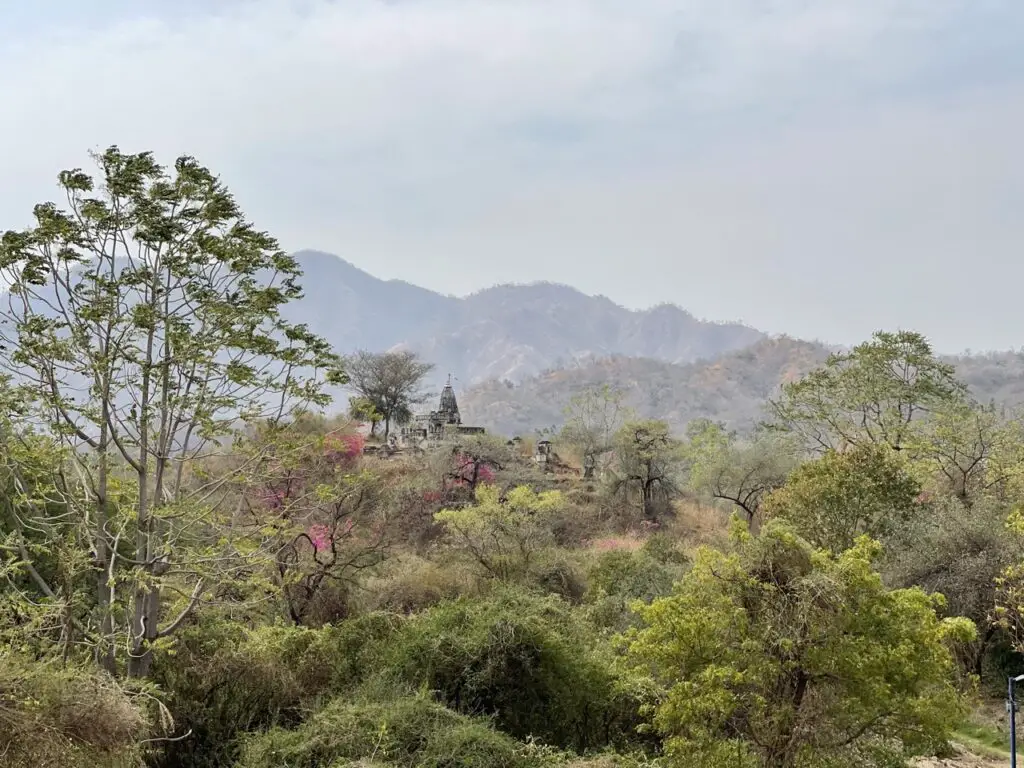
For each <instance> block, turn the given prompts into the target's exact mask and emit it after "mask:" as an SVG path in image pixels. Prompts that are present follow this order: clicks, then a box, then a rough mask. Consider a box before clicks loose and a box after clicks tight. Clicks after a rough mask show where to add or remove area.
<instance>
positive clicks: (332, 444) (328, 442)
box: [324, 433, 366, 464]
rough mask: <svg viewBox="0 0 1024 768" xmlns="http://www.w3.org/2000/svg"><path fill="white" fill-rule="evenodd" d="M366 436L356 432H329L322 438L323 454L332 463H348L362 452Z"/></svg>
mask: <svg viewBox="0 0 1024 768" xmlns="http://www.w3.org/2000/svg"><path fill="white" fill-rule="evenodd" d="M365 445H366V438H364V437H363V436H362V435H360V434H358V433H351V434H347V435H337V434H330V435H327V437H326V438H325V439H324V448H325V450H324V455H325V457H326V458H327V460H328V461H330V462H331V463H332V464H349V463H351V462H353V461H354V460H355V459H356V458H358V457H359V456H360V455H362V453H363V447H364V446H365Z"/></svg>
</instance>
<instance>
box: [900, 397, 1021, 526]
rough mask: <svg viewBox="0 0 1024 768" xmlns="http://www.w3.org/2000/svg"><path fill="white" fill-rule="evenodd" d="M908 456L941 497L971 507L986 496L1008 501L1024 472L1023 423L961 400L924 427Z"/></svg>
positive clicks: (986, 406)
mask: <svg viewBox="0 0 1024 768" xmlns="http://www.w3.org/2000/svg"><path fill="white" fill-rule="evenodd" d="M908 453H909V454H911V455H912V456H913V458H914V460H915V464H916V466H917V469H918V471H920V472H921V473H922V475H923V477H924V478H925V480H926V481H927V482H928V485H930V486H934V488H935V490H936V492H937V493H939V494H943V495H946V494H949V495H952V496H954V497H955V498H956V499H958V500H959V501H960V503H961V504H962V505H963V506H964V507H967V508H970V507H972V506H973V505H974V504H975V503H976V502H978V501H979V500H981V499H982V498H985V497H997V498H1002V499H1006V498H1007V497H1008V496H1010V495H1012V494H1013V493H1014V492H1015V491H1016V490H1017V488H1018V487H1019V482H1018V478H1019V477H1020V474H1021V470H1022V469H1024V424H1022V422H1021V421H1020V419H1018V418H1016V417H1013V416H1009V417H1008V416H1007V415H1006V414H1004V413H1003V412H1001V411H1000V410H998V409H997V408H996V407H995V405H981V404H979V403H975V402H970V401H966V400H964V401H956V402H953V403H950V404H948V405H947V406H946V407H943V408H940V409H939V410H937V411H936V412H935V413H933V414H931V415H930V417H929V418H928V419H927V420H926V421H925V422H924V423H923V424H922V425H921V428H920V429H919V430H918V431H917V433H916V434H915V436H914V439H913V440H912V441H911V442H910V443H909V445H908Z"/></svg>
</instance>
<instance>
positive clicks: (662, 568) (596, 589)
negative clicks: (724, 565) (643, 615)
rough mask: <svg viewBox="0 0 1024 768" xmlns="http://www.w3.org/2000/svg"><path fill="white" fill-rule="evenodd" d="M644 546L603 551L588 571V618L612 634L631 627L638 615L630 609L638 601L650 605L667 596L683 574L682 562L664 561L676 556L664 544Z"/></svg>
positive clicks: (593, 560) (595, 557) (592, 561)
mask: <svg viewBox="0 0 1024 768" xmlns="http://www.w3.org/2000/svg"><path fill="white" fill-rule="evenodd" d="M649 547H650V545H649V544H648V545H645V546H644V547H643V548H642V549H641V550H639V551H629V550H624V549H619V550H611V551H608V552H601V553H599V554H597V555H595V556H593V558H592V559H591V561H590V567H589V569H588V571H587V581H588V584H589V587H590V589H589V593H588V595H587V600H588V602H589V610H588V616H589V618H590V620H591V622H592V623H593V624H594V625H596V626H598V627H601V628H604V629H605V630H608V631H610V632H620V631H623V630H625V629H627V628H628V627H630V626H632V625H633V624H634V623H635V621H636V616H635V614H634V613H633V610H632V608H631V606H632V604H633V603H634V601H636V600H643V601H644V602H650V601H651V600H654V599H655V598H658V597H663V596H665V595H668V594H669V593H670V592H671V591H672V584H673V583H674V582H675V581H676V580H677V579H678V578H679V577H680V576H681V575H682V574H683V572H684V569H683V566H682V565H681V564H679V563H672V562H661V561H659V559H655V557H652V556H651V552H652V551H653V552H654V553H655V554H657V555H658V556H659V557H660V558H661V559H662V560H665V559H667V560H672V559H673V557H672V556H671V555H670V553H669V552H668V551H666V550H667V548H666V547H665V545H664V544H663V543H658V544H655V545H654V546H653V547H650V548H649Z"/></svg>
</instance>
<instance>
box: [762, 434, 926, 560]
mask: <svg viewBox="0 0 1024 768" xmlns="http://www.w3.org/2000/svg"><path fill="white" fill-rule="evenodd" d="M920 490H921V489H920V486H919V485H918V483H917V481H916V480H915V479H914V478H913V477H912V476H911V475H910V474H909V473H908V472H907V471H906V469H905V468H904V465H903V463H902V462H901V461H900V460H899V459H898V458H897V455H896V454H895V452H894V451H892V449H890V448H889V447H888V446H887V445H874V444H865V445H862V446H857V447H855V448H851V449H850V450H848V451H846V452H844V453H836V452H835V451H829V452H828V453H826V454H825V455H824V456H822V457H821V458H819V459H817V460H815V461H810V462H807V463H806V464H803V465H802V466H801V467H799V468H798V469H797V470H796V471H794V472H793V474H792V475H790V477H789V480H788V481H787V482H786V484H785V485H784V486H783V487H782V488H780V489H779V490H777V491H774V492H773V493H772V494H771V495H770V496H768V498H767V499H766V500H765V502H764V514H765V517H766V518H767V519H771V518H783V519H785V520H788V521H790V522H791V523H792V524H793V525H794V526H795V527H796V528H797V530H799V531H800V534H801V535H802V536H804V537H805V538H806V539H807V540H808V541H810V542H812V543H814V544H815V545H817V546H820V547H826V548H829V549H831V550H832V551H834V552H838V551H840V550H843V549H846V548H848V547H850V546H852V545H853V542H854V540H855V539H856V538H857V537H858V536H859V535H861V534H867V535H868V536H871V537H873V538H878V539H886V538H888V537H889V536H891V535H893V534H894V533H895V532H896V531H897V530H899V528H900V527H901V526H903V525H905V524H906V523H907V522H908V521H909V520H911V519H912V518H913V517H914V516H915V515H916V514H917V513H918V510H919V507H920V505H919V504H918V503H917V498H918V495H919V493H920Z"/></svg>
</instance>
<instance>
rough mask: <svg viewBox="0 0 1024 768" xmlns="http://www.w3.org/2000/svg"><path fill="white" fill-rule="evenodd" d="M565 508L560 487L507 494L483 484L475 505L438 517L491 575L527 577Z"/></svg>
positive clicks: (445, 511)
mask: <svg viewBox="0 0 1024 768" xmlns="http://www.w3.org/2000/svg"><path fill="white" fill-rule="evenodd" d="M562 506H563V500H562V495H561V494H560V493H559V492H558V491H545V492H542V493H537V492H535V491H534V490H533V489H532V488H529V487H528V486H518V487H516V488H513V489H512V490H510V491H509V492H508V493H507V494H504V495H502V493H501V491H500V489H499V488H498V487H497V486H494V485H480V486H478V487H477V489H476V504H475V505H474V506H470V507H462V508H458V509H443V510H441V511H440V512H438V513H437V514H435V515H434V519H435V520H436V521H437V522H438V523H440V524H441V525H443V526H444V527H445V530H446V531H448V533H449V535H450V536H451V538H452V539H453V541H454V543H455V546H456V547H457V548H459V549H460V550H462V551H463V552H465V553H466V554H468V555H469V556H470V557H471V558H472V559H473V561H474V562H476V563H477V564H478V565H479V566H480V567H481V568H482V569H483V571H484V572H485V574H486V575H488V576H490V577H493V578H496V579H501V580H505V581H507V580H510V579H515V578H522V577H523V576H525V575H526V573H527V572H528V570H529V568H530V565H531V564H532V563H533V561H534V559H535V557H536V555H537V552H538V551H539V550H540V549H542V548H543V547H544V546H546V545H547V544H548V543H549V542H550V540H551V525H550V521H551V519H552V517H553V516H554V515H555V514H556V513H557V512H558V511H560V510H561V508H562Z"/></svg>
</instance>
